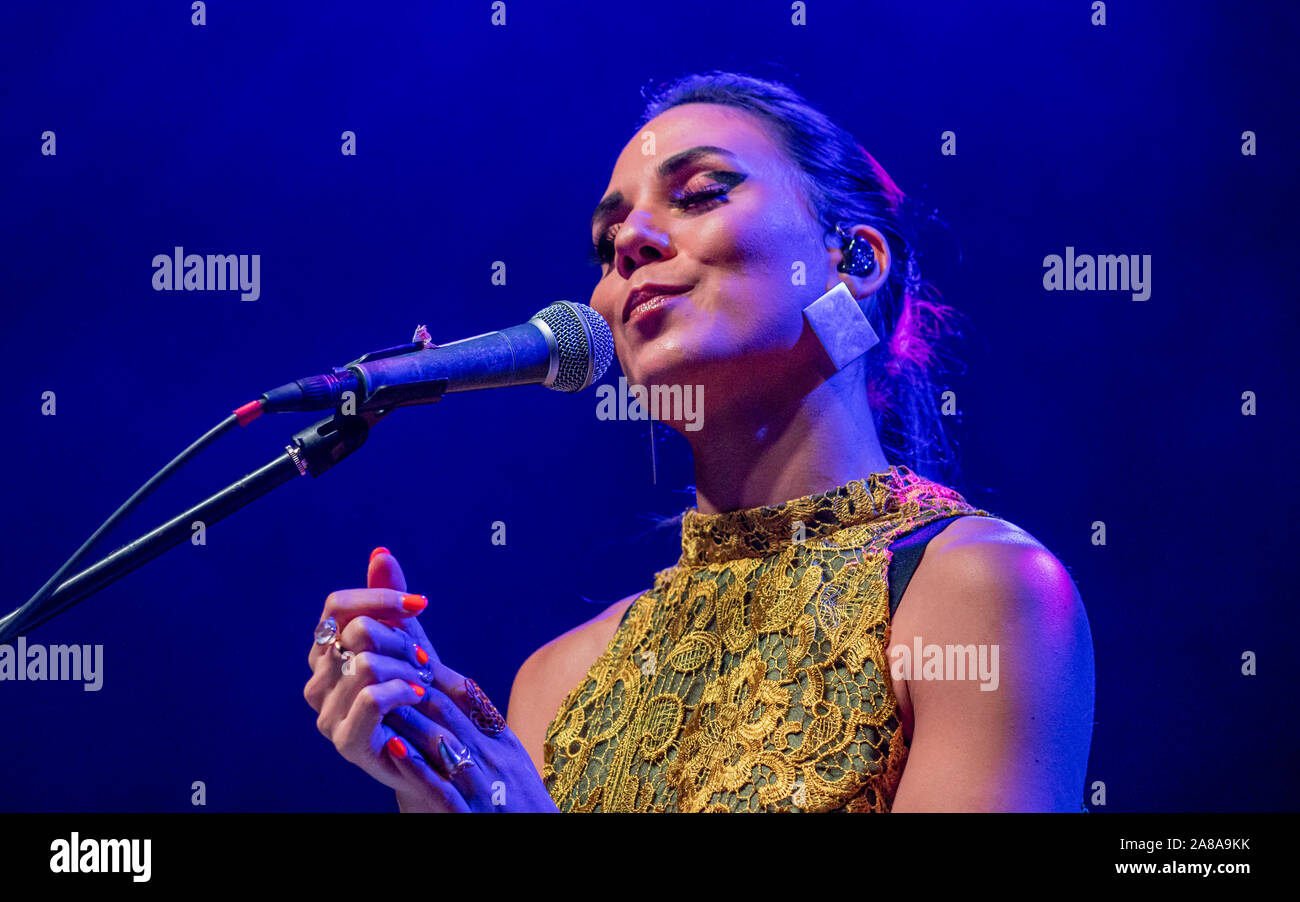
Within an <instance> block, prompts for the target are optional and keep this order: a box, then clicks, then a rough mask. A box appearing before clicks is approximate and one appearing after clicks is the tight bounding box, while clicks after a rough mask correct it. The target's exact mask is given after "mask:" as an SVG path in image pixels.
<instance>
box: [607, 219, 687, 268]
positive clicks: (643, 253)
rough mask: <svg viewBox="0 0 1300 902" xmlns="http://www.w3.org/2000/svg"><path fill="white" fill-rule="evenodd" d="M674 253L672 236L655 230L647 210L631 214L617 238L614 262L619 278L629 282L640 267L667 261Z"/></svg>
mask: <svg viewBox="0 0 1300 902" xmlns="http://www.w3.org/2000/svg"><path fill="white" fill-rule="evenodd" d="M672 253H673V251H672V242H671V241H670V240H669V238H668V233H667V232H664V231H663V230H661V229H657V228H655V226H654V223H653V222H651V221H650V214H649V212H647V211H644V210H641V211H635V212H633V213H631V214H629V215H628V217H627V219H625V220H624V221H623V226H622V228H620V229H619V230H618V234H617V235H616V236H614V262H615V264H616V265H617V267H618V272H619V275H621V276H622V277H623V278H625V279H626V278H628V277H629V276H631V275H632V273H633V272H635V271H636V270H637V268H638V267H641V266H645V265H646V264H647V263H649V262H651V261H653V260H664V259H666V258H668V257H671V256H672Z"/></svg>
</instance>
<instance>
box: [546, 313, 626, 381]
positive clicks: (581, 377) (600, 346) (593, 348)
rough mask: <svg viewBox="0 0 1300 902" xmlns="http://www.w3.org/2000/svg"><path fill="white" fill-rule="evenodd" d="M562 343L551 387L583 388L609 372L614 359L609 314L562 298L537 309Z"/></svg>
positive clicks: (556, 338)
mask: <svg viewBox="0 0 1300 902" xmlns="http://www.w3.org/2000/svg"><path fill="white" fill-rule="evenodd" d="M532 318H533V319H540V320H541V321H542V322H544V323H546V325H547V326H549V327H550V329H551V332H553V333H554V334H555V341H556V344H558V345H559V356H560V365H559V369H558V370H557V372H556V374H555V381H553V382H552V383H551V384H550V385H549V386H547V387H548V388H553V389H555V390H556V391H563V392H576V391H582V390H583V389H584V388H586V387H587V386H589V385H591V384H592V383H593V382H595V381H596V380H597V379H599V378H600V377H602V376H604V375H605V370H607V369H609V364H610V362H611V361H612V360H613V359H614V336H613V334H612V333H611V332H610V331H609V325H608V324H607V323H606V322H605V318H604V317H603V316H601V315H600V314H599V313H597V312H596V311H595V310H593V309H591V308H590V307H588V306H587V305H586V304H575V303H573V302H572V301H558V302H556V303H554V304H552V305H551V306H549V307H547V308H545V309H544V310H539V311H537V313H536V314H534V315H533V317H532Z"/></svg>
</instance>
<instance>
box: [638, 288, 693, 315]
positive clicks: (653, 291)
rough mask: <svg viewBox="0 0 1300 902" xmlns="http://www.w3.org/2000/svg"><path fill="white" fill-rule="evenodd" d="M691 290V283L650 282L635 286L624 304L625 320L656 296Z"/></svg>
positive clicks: (660, 296) (669, 295)
mask: <svg viewBox="0 0 1300 902" xmlns="http://www.w3.org/2000/svg"><path fill="white" fill-rule="evenodd" d="M690 290H691V286H690V285H660V284H658V283H648V284H645V285H642V286H641V287H640V288H635V289H633V290H632V291H631V292H629V293H628V296H627V300H626V301H625V302H624V304H623V322H627V321H628V320H629V319H631V318H632V311H634V310H636V308H637V307H640V306H641V305H643V304H646V303H648V302H650V301H652V300H654V299H655V298H662V297H672V296H674V295H679V294H685V293H686V292H688V291H690Z"/></svg>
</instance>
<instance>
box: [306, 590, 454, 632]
mask: <svg viewBox="0 0 1300 902" xmlns="http://www.w3.org/2000/svg"><path fill="white" fill-rule="evenodd" d="M428 605H429V599H427V598H425V597H424V596H423V595H413V594H410V593H408V592H399V591H398V590H396V589H341V590H339V591H337V592H331V593H330V594H329V595H328V596H326V598H325V611H324V613H322V614H321V620H325V619H326V618H329V617H333V618H334V619H335V620H336V621H337V622H338V625H339V629H343V627H345V626H347V625H348V623H349V622H350V621H352V620H353V619H354V618H356V617H362V616H365V617H373V618H374V619H375V620H382V621H383V622H385V623H389V624H393V625H399V626H400V622H401V621H403V620H406V619H408V618H413V617H414V616H415V615H416V614H418V613H420V612H421V611H423V610H424V609H425V608H426V607H428Z"/></svg>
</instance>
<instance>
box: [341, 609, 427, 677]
mask: <svg viewBox="0 0 1300 902" xmlns="http://www.w3.org/2000/svg"><path fill="white" fill-rule="evenodd" d="M339 641H340V642H342V643H343V647H344V648H346V649H347V650H348V651H350V652H353V653H354V654H360V653H361V652H363V651H373V652H375V653H376V654H381V655H388V656H389V657H390V658H397V659H398V660H400V661H408V662H410V663H411V664H413V665H415V666H416V667H420V668H423V667H425V666H426V665H427V664H428V663H429V653H428V652H426V651H425V650H424V649H423V648H421V647H420V646H419V645H418V644H417V643H416V641H415V639H414V638H413V637H412V636H411V634H410V633H408V632H406V631H405V630H400V629H397V628H396V627H392V626H389V625H388V624H386V623H380V622H379V621H378V620H375V619H374V618H373V617H366V616H364V615H363V616H361V617H357V618H356V619H355V620H353V621H352V622H351V623H349V624H348V625H347V626H346V627H344V629H343V632H342V633H341V634H340V635H339Z"/></svg>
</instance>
